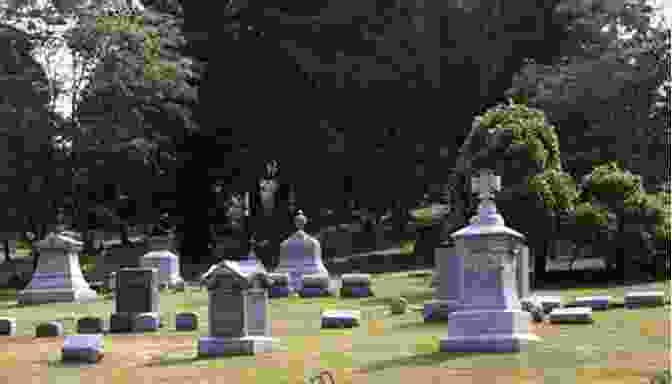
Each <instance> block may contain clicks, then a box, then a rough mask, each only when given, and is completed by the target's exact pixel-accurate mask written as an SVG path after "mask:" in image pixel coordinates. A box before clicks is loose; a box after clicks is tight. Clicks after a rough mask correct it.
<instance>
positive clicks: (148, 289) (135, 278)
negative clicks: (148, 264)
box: [115, 268, 160, 314]
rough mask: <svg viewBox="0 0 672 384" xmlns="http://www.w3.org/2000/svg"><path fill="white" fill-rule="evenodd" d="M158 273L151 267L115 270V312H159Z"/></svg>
mask: <svg viewBox="0 0 672 384" xmlns="http://www.w3.org/2000/svg"><path fill="white" fill-rule="evenodd" d="M158 283H159V282H158V274H157V271H156V269H153V268H123V269H121V270H120V271H119V272H117V292H116V297H115V305H116V312H117V313H136V314H137V313H146V312H156V313H158V312H159V297H160V296H159V288H158Z"/></svg>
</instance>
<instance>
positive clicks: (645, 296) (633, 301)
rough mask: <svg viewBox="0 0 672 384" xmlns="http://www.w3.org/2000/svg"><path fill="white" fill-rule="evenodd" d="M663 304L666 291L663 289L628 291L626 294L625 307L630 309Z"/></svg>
mask: <svg viewBox="0 0 672 384" xmlns="http://www.w3.org/2000/svg"><path fill="white" fill-rule="evenodd" d="M662 305H665V293H664V292H663V291H651V292H628V293H627V294H626V295H625V307H626V308H628V309H633V308H640V307H657V306H662Z"/></svg>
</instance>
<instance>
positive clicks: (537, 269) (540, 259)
mask: <svg viewBox="0 0 672 384" xmlns="http://www.w3.org/2000/svg"><path fill="white" fill-rule="evenodd" d="M544 245H545V244H544V242H543V241H539V240H532V241H530V248H531V249H532V252H533V257H534V280H535V283H534V284H535V287H539V286H540V284H541V282H543V281H544V279H545V277H546V263H547V260H546V252H545V251H544Z"/></svg>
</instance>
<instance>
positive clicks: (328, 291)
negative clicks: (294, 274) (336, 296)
mask: <svg viewBox="0 0 672 384" xmlns="http://www.w3.org/2000/svg"><path fill="white" fill-rule="evenodd" d="M332 294H333V292H332V287H331V279H329V276H328V275H323V274H313V275H303V278H302V283H301V289H300V290H299V296H301V297H322V296H331V295H332Z"/></svg>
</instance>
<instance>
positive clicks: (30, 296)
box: [17, 233, 97, 305]
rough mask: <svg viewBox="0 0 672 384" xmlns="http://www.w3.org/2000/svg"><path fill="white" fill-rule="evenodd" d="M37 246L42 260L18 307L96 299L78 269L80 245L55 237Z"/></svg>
mask: <svg viewBox="0 0 672 384" xmlns="http://www.w3.org/2000/svg"><path fill="white" fill-rule="evenodd" d="M36 246H37V247H38V248H39V249H40V259H39V262H38V265H37V268H36V270H35V272H34V273H33V277H32V280H31V281H30V283H29V284H28V286H26V288H25V289H24V290H23V291H20V292H19V293H18V295H17V299H18V302H19V304H22V305H30V304H46V303H57V302H88V301H93V300H95V299H96V298H97V295H96V292H95V291H94V290H92V289H91V287H90V286H89V283H87V282H86V280H84V275H83V274H82V270H81V268H80V265H79V252H80V251H81V249H82V243H81V242H79V241H77V240H74V239H70V238H68V237H65V236H62V235H58V234H55V233H52V234H50V235H48V236H47V237H46V238H45V239H44V240H42V241H40V242H39V243H37V244H36Z"/></svg>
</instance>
